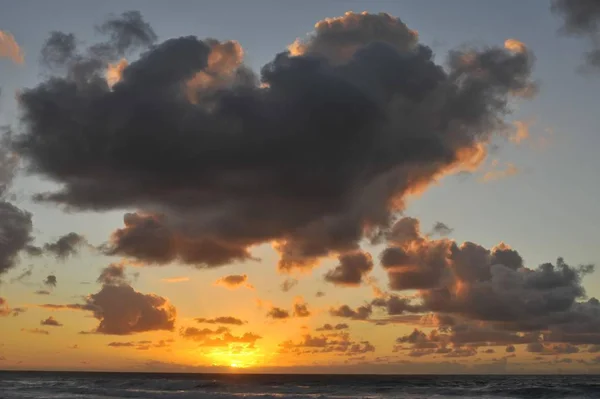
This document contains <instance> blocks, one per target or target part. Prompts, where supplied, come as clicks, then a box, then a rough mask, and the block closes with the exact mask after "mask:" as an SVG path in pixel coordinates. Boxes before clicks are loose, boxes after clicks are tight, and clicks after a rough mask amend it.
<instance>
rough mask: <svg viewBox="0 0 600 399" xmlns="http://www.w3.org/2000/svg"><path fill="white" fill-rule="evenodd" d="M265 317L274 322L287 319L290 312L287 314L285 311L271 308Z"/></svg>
mask: <svg viewBox="0 0 600 399" xmlns="http://www.w3.org/2000/svg"><path fill="white" fill-rule="evenodd" d="M267 317H270V318H271V319H275V320H283V319H288V318H289V317H290V312H288V311H287V310H285V309H281V308H278V307H273V308H271V310H269V312H268V313H267Z"/></svg>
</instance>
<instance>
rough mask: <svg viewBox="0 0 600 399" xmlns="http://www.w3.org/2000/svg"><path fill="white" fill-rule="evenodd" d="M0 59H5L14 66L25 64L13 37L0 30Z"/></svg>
mask: <svg viewBox="0 0 600 399" xmlns="http://www.w3.org/2000/svg"><path fill="white" fill-rule="evenodd" d="M0 57H7V58H9V59H10V60H12V61H13V62H14V63H15V64H22V63H23V62H25V59H24V57H23V52H22V51H21V48H20V47H19V45H18V44H17V41H16V40H15V37H14V36H13V35H11V34H10V33H8V32H4V31H1V30H0Z"/></svg>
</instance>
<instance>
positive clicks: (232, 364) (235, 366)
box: [230, 363, 240, 369]
mask: <svg viewBox="0 0 600 399" xmlns="http://www.w3.org/2000/svg"><path fill="white" fill-rule="evenodd" d="M230 366H231V368H234V369H237V368H239V367H240V365H239V364H237V363H231V364H230Z"/></svg>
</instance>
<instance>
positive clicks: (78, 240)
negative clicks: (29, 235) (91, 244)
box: [44, 233, 87, 260]
mask: <svg viewBox="0 0 600 399" xmlns="http://www.w3.org/2000/svg"><path fill="white" fill-rule="evenodd" d="M85 244H87V241H86V239H85V237H83V236H82V235H79V234H77V233H68V234H65V235H64V236H62V237H60V238H58V240H56V241H55V242H49V243H47V244H44V251H46V252H48V253H51V254H53V255H54V256H56V258H57V259H61V260H64V259H67V258H68V257H70V256H74V255H76V254H77V252H78V250H79V247H81V246H82V245H85Z"/></svg>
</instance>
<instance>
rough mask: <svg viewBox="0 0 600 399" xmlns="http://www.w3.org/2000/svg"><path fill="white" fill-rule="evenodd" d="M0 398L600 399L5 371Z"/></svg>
mask: <svg viewBox="0 0 600 399" xmlns="http://www.w3.org/2000/svg"><path fill="white" fill-rule="evenodd" d="M0 398H1V399H14V398H35V399H58V398H60V399H75V398H78V399H108V398H145V399H154V398H160V399H179V398H181V399H184V398H207V399H212V398H218V399H226V398H255V399H259V398H261V399H262V398H264V399H268V398H279V399H283V398H294V399H304V398H314V399H317V398H319V399H326V398H339V399H341V398H372V399H375V398H409V399H416V398H438V399H442V398H581V399H585V398H600V376H594V375H578V376H574V375H568V376H567V375H566V376H556V375H552V376H472V375H468V376H467V375H461V376H407V375H402V376H373V375H289V374H288V375H272V374H271V375H267V374H262V375H258V374H254V375H253V374H210V375H209V374H148V373H58V372H0Z"/></svg>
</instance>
